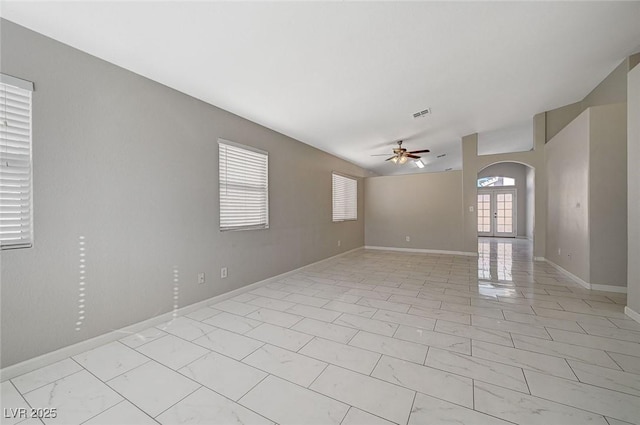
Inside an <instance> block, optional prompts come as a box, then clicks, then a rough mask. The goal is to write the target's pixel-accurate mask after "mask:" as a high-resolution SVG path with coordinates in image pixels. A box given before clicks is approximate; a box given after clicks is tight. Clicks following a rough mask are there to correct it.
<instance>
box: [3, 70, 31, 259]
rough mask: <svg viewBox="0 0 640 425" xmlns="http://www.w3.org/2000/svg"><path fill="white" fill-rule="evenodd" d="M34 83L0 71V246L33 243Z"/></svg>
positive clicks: (21, 245)
mask: <svg viewBox="0 0 640 425" xmlns="http://www.w3.org/2000/svg"><path fill="white" fill-rule="evenodd" d="M32 91H33V83H31V82H28V81H24V80H20V79H18V78H15V77H10V76H8V75H4V74H0V247H1V248H2V249H11V248H28V247H30V246H31V245H32V244H33V212H32V195H31V194H32V177H31V176H32V172H31V92H32Z"/></svg>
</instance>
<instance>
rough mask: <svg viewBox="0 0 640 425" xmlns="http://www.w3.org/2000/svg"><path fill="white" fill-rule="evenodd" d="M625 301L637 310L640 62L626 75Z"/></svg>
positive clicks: (639, 304) (639, 302) (639, 284)
mask: <svg viewBox="0 0 640 425" xmlns="http://www.w3.org/2000/svg"><path fill="white" fill-rule="evenodd" d="M628 83H629V88H628V90H629V92H628V99H629V100H628V104H627V129H628V134H627V164H628V167H627V200H628V205H627V212H628V214H627V220H628V221H627V223H628V228H627V235H628V240H627V247H628V252H627V258H628V265H627V305H628V306H629V308H631V309H632V310H633V311H635V312H636V313H639V314H640V167H638V164H640V66H636V67H635V68H633V69H632V70H631V71H630V72H629V75H628Z"/></svg>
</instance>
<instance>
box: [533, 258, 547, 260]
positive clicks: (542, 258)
mask: <svg viewBox="0 0 640 425" xmlns="http://www.w3.org/2000/svg"><path fill="white" fill-rule="evenodd" d="M546 260H547V259H546V258H544V257H533V261H546Z"/></svg>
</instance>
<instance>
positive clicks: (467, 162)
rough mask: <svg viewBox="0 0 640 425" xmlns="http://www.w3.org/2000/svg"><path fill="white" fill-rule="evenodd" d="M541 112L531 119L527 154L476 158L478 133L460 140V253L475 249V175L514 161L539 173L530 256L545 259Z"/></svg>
mask: <svg viewBox="0 0 640 425" xmlns="http://www.w3.org/2000/svg"><path fill="white" fill-rule="evenodd" d="M545 122H546V116H545V114H544V113H540V114H537V115H535V116H534V117H533V150H531V151H527V152H514V153H503V154H494V155H478V134H477V133H475V134H469V135H467V136H464V137H463V138H462V164H463V165H462V186H463V188H462V197H463V198H462V199H463V201H462V202H463V205H464V211H463V224H462V228H463V244H464V249H463V251H467V252H470V251H475V250H476V249H477V246H478V216H477V212H476V211H475V207H476V204H477V199H478V198H477V193H478V187H477V186H478V173H479V172H480V170H483V169H485V168H486V167H488V166H490V165H492V164H498V163H503V162H517V163H520V164H526V165H527V166H529V167H531V168H533V169H535V170H538V171H539V172H536V173H535V174H534V184H533V189H534V196H535V203H534V211H535V214H534V217H535V227H534V229H533V231H534V235H533V255H534V256H535V257H538V258H539V257H544V256H545V247H546V242H545V238H546V233H545V229H546V221H545V220H546V210H547V195H546V188H547V184H546V173H545V172H544V171H543V170H544V146H545V141H546V139H545V136H546V134H545Z"/></svg>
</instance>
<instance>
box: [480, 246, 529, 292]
mask: <svg viewBox="0 0 640 425" xmlns="http://www.w3.org/2000/svg"><path fill="white" fill-rule="evenodd" d="M532 252H533V243H532V242H531V241H529V240H527V239H514V238H478V293H479V294H481V295H486V296H488V297H492V298H493V297H497V296H504V297H508V296H510V295H512V294H514V293H515V285H513V283H512V282H513V277H514V272H515V273H517V272H518V271H520V272H523V271H525V270H524V269H523V267H518V263H519V264H520V265H525V264H527V263H528V264H530V263H531V258H532ZM514 266H515V267H514ZM524 268H525V269H526V268H527V267H526V266H525V267H524Z"/></svg>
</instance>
